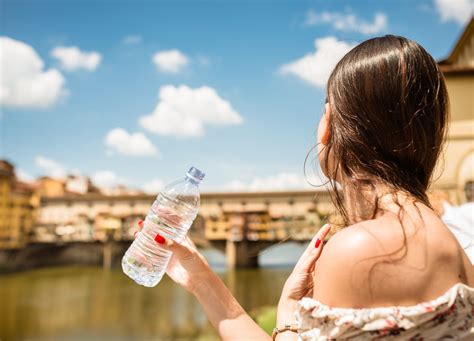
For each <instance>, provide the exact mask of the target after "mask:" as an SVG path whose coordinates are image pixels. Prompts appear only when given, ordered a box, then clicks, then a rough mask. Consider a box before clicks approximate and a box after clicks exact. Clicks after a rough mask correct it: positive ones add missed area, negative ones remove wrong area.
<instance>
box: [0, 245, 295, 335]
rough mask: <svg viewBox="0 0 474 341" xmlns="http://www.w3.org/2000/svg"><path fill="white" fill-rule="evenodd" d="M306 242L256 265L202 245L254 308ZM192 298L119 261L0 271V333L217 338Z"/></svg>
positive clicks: (274, 293)
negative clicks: (245, 265)
mask: <svg viewBox="0 0 474 341" xmlns="http://www.w3.org/2000/svg"><path fill="white" fill-rule="evenodd" d="M303 248H304V246H302V245H298V244H293V243H288V244H283V245H280V246H277V247H274V248H272V249H270V250H268V251H267V252H264V253H263V254H262V255H261V256H260V264H261V265H262V266H261V267H260V268H259V269H239V270H228V269H226V268H225V265H224V264H225V260H224V257H223V255H222V254H220V253H219V252H218V251H215V250H203V254H204V255H205V257H206V258H207V259H208V261H209V262H210V264H211V266H212V267H213V269H214V270H215V271H216V272H217V273H218V274H219V275H220V276H221V278H222V279H223V280H224V282H225V283H226V285H227V286H228V287H229V288H230V289H231V291H232V292H233V293H234V295H235V296H236V297H237V299H238V301H239V302H240V303H241V304H242V306H243V307H244V308H245V309H246V310H247V311H249V312H251V313H253V315H255V314H258V312H259V311H262V310H263V309H265V307H274V306H276V304H277V302H278V298H279V295H280V292H281V289H282V286H283V284H284V282H285V280H286V278H287V277H288V275H289V273H290V272H291V269H292V266H293V265H294V264H295V263H296V261H297V259H298V257H299V255H300V254H301V252H302V251H303ZM217 339H218V338H217V336H216V333H215V332H214V330H213V329H212V327H211V326H210V324H209V322H208V321H207V318H206V316H205V315H204V313H203V310H202V309H201V307H200V305H199V304H198V302H197V301H196V299H195V298H194V297H193V296H191V295H190V294H188V293H187V292H186V291H184V290H183V289H182V288H180V287H179V286H178V285H176V284H174V283H173V282H172V281H171V280H170V279H169V278H167V277H166V276H165V278H164V279H163V280H162V281H161V283H160V284H158V286H156V287H154V288H145V287H142V286H139V285H137V284H135V283H134V282H133V281H132V280H130V279H129V278H128V277H127V276H125V275H124V274H123V273H122V271H121V270H120V269H113V270H109V271H107V270H103V269H101V268H98V267H75V266H69V267H57V268H43V269H36V270H31V271H25V272H19V273H14V274H7V275H1V276H0V340H2V341H4V340H217Z"/></svg>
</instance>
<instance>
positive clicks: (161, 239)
mask: <svg viewBox="0 0 474 341" xmlns="http://www.w3.org/2000/svg"><path fill="white" fill-rule="evenodd" d="M155 242H157V243H158V244H164V243H165V238H163V237H162V236H160V235H159V234H157V235H156V237H155Z"/></svg>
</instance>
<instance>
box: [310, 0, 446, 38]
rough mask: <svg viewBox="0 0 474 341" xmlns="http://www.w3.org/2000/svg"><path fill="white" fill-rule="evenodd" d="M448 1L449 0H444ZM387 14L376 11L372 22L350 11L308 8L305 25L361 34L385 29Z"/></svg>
mask: <svg viewBox="0 0 474 341" xmlns="http://www.w3.org/2000/svg"><path fill="white" fill-rule="evenodd" d="M446 1H449V0H446ZM387 22H388V20H387V16H386V15H385V14H384V13H376V14H375V15H374V21H373V22H367V21H365V20H363V19H361V18H359V17H357V16H356V15H355V14H352V13H346V14H344V13H338V12H321V13H316V12H315V11H313V10H309V11H308V12H307V13H306V20H305V22H304V24H305V26H315V25H319V24H328V25H332V27H334V28H335V29H337V30H339V31H354V32H359V33H362V34H376V33H379V32H383V31H385V30H386V29H387Z"/></svg>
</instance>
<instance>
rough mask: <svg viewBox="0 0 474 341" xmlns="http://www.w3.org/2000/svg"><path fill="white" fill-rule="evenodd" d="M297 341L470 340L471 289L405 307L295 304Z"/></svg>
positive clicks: (473, 334) (473, 317)
mask: <svg viewBox="0 0 474 341" xmlns="http://www.w3.org/2000/svg"><path fill="white" fill-rule="evenodd" d="M295 317H296V325H297V328H298V335H299V337H298V340H299V341H302V340H311V341H322V340H354V341H355V340H383V339H388V340H397V341H398V340H413V341H414V340H417V341H421V340H474V322H473V321H474V288H470V287H468V286H466V285H464V284H461V283H458V284H456V285H454V286H453V287H452V288H451V289H449V290H448V291H447V292H446V293H445V294H443V295H442V296H440V297H438V298H436V299H434V300H431V301H428V302H424V303H420V304H417V305H413V306H408V307H380V308H364V309H351V308H331V307H328V306H326V305H324V304H322V303H320V302H318V301H316V300H314V299H312V298H308V297H305V298H303V299H302V300H300V301H299V302H298V308H297V310H296V312H295Z"/></svg>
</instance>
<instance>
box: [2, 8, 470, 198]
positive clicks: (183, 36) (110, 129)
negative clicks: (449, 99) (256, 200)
mask: <svg viewBox="0 0 474 341" xmlns="http://www.w3.org/2000/svg"><path fill="white" fill-rule="evenodd" d="M473 7H474V4H473V0H427V1H409V0H400V1H387V0H380V1H375V0H373V1H367V0H358V1H173V2H172V1H111V0H110V1H105V0H102V1H91V0H89V1H77V0H76V1H47V0H43V1H20V0H16V1H8V0H1V1H0V36H1V38H0V108H1V112H0V158H2V159H7V160H9V161H10V162H12V163H13V164H14V165H15V167H16V172H17V176H18V177H19V178H20V179H22V180H32V179H34V178H36V177H38V176H43V175H49V176H55V177H64V176H66V175H67V174H82V175H86V176H90V177H91V178H92V180H93V181H94V182H96V183H97V184H98V185H100V186H102V187H111V186H115V185H117V184H125V185H127V186H129V187H134V188H140V189H143V190H146V191H148V192H150V193H153V192H156V191H157V190H158V189H159V188H160V187H161V186H163V184H166V183H168V182H170V181H172V180H175V179H177V178H180V177H182V176H183V175H184V173H185V172H186V170H187V169H188V167H190V166H196V167H197V168H199V169H201V170H203V171H204V172H205V173H206V179H205V180H204V182H203V184H202V191H222V190H225V191H227V190H228V191H232V190H239V191H240V190H251V191H254V190H281V189H290V188H291V189H299V188H308V186H309V185H308V184H307V183H306V181H305V178H304V172H303V163H304V159H305V156H306V154H307V152H308V151H309V150H310V148H311V147H312V146H313V145H314V144H315V142H316V127H317V124H318V122H319V119H320V117H321V114H322V112H323V107H324V98H325V83H326V80H327V77H328V76H329V74H330V72H331V70H332V68H333V67H334V65H335V63H336V62H337V61H338V60H339V59H340V58H341V57H342V56H343V55H344V54H345V53H346V52H348V51H349V50H350V49H351V48H352V47H353V46H355V45H357V44H358V43H360V42H362V41H364V40H366V39H369V38H371V37H374V36H381V35H384V34H396V35H402V36H405V37H407V38H410V39H413V40H415V41H417V42H418V43H420V44H421V45H422V46H424V47H425V48H426V49H427V51H428V52H430V53H431V54H432V55H433V57H434V58H435V59H437V60H440V59H442V58H444V57H446V56H447V55H448V53H449V51H450V50H451V49H452V47H453V46H454V44H455V42H456V40H457V39H458V37H459V35H460V33H461V32H462V30H463V28H464V25H465V24H466V23H467V21H468V20H469V15H470V14H469V13H472V9H473ZM314 158H315V155H314V153H312V154H310V161H311V160H314ZM307 171H308V173H309V180H310V182H313V183H317V182H318V178H319V173H318V172H317V165H316V164H315V163H314V162H310V163H309V164H308V165H307Z"/></svg>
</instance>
